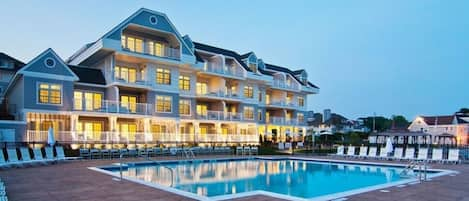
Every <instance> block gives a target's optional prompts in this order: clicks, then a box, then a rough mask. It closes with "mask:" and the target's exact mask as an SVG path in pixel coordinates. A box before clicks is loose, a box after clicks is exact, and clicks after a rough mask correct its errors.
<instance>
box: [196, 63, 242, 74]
mask: <svg viewBox="0 0 469 201" xmlns="http://www.w3.org/2000/svg"><path fill="white" fill-rule="evenodd" d="M203 70H204V71H205V72H209V73H216V74H220V75H229V76H234V77H243V76H244V73H243V71H242V70H241V69H240V68H238V67H235V66H225V68H223V66H221V65H220V64H215V63H210V62H207V63H205V66H204V69H203Z"/></svg>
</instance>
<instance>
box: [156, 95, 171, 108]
mask: <svg viewBox="0 0 469 201" xmlns="http://www.w3.org/2000/svg"><path fill="white" fill-rule="evenodd" d="M171 108H172V97H171V96H156V112H171Z"/></svg>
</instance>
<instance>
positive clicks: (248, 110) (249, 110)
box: [243, 106, 254, 119]
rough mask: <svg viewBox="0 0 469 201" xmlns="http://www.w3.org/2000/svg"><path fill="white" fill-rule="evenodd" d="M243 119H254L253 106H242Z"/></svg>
mask: <svg viewBox="0 0 469 201" xmlns="http://www.w3.org/2000/svg"><path fill="white" fill-rule="evenodd" d="M243 112H244V119H254V107H249V106H245V107H244V111H243Z"/></svg>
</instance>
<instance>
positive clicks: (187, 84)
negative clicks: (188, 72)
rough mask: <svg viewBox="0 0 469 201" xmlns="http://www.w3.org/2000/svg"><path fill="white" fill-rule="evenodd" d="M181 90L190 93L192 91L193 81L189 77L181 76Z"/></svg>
mask: <svg viewBox="0 0 469 201" xmlns="http://www.w3.org/2000/svg"><path fill="white" fill-rule="evenodd" d="M179 90H184V91H189V90H191V79H190V77H189V76H185V75H180V76H179Z"/></svg>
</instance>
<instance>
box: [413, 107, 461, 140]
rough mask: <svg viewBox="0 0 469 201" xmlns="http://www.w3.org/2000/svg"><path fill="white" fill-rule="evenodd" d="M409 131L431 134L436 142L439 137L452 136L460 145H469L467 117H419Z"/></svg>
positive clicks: (457, 115)
mask: <svg viewBox="0 0 469 201" xmlns="http://www.w3.org/2000/svg"><path fill="white" fill-rule="evenodd" d="M408 129H409V131H414V132H419V131H420V132H425V133H429V134H431V135H432V137H433V140H434V141H435V140H437V138H438V136H442V135H443V136H444V135H447V136H450V135H452V136H454V137H455V138H456V141H457V143H458V144H459V145H467V144H469V138H468V135H469V116H467V115H459V114H456V115H444V116H417V117H416V118H415V119H414V120H413V121H412V123H411V124H410V126H409V128H408Z"/></svg>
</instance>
